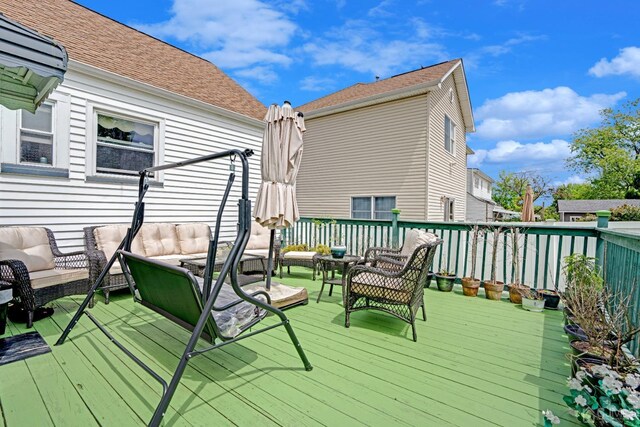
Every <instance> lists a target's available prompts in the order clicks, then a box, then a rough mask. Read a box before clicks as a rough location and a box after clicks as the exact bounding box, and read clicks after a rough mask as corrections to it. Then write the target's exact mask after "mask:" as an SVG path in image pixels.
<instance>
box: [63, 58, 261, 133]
mask: <svg viewBox="0 0 640 427" xmlns="http://www.w3.org/2000/svg"><path fill="white" fill-rule="evenodd" d="M69 69H70V70H72V71H76V72H79V73H81V74H85V75H89V76H91V77H97V78H102V79H104V80H108V81H112V82H115V83H118V84H121V85H124V86H129V87H133V88H134V89H138V90H140V91H142V92H147V93H150V94H152V95H155V96H160V97H163V98H165V99H168V100H171V101H175V102H179V103H182V104H186V105H190V106H192V107H195V108H198V109H202V110H206V111H208V112H211V113H214V114H218V115H221V116H224V117H228V118H230V119H233V120H237V121H241V122H244V123H247V124H249V125H252V126H255V125H258V126H259V127H263V126H264V122H263V121H262V120H260V119H257V118H254V117H250V116H247V115H245V114H241V113H237V112H235V111H231V110H227V109H226V108H222V107H218V106H216V105H213V104H209V103H207V102H204V101H200V100H198V99H195V98H191V97H188V96H185V95H181V94H179V93H175V92H171V91H168V90H166V89H163V88H159V87H157V86H153V85H150V84H148V83H143V82H141V81H138V80H134V79H131V78H129V77H124V76H121V75H120V74H116V73H112V72H109V71H105V70H103V69H102V68H98V67H94V66H92V65H88V64H85V63H83V62H79V61H76V60H69Z"/></svg>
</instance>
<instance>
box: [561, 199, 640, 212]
mask: <svg viewBox="0 0 640 427" xmlns="http://www.w3.org/2000/svg"><path fill="white" fill-rule="evenodd" d="M625 204H626V205H631V206H640V200H638V199H610V200H558V212H576V213H593V212H595V211H601V210H610V209H613V208H617V207H618V206H622V205H625Z"/></svg>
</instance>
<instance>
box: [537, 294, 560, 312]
mask: <svg viewBox="0 0 640 427" xmlns="http://www.w3.org/2000/svg"><path fill="white" fill-rule="evenodd" d="M538 294H540V296H541V297H542V298H543V299H544V308H550V309H553V310H555V309H557V308H558V304H560V294H559V293H558V291H557V290H552V289H538Z"/></svg>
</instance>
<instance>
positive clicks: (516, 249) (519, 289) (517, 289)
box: [509, 227, 530, 304]
mask: <svg viewBox="0 0 640 427" xmlns="http://www.w3.org/2000/svg"><path fill="white" fill-rule="evenodd" d="M519 240H520V231H519V230H518V228H517V227H512V228H511V259H512V262H513V267H514V272H515V276H514V278H513V283H510V284H509V301H511V302H512V303H514V304H522V296H523V295H524V294H525V293H528V292H529V289H530V288H529V287H528V286H526V285H523V284H522V283H520V246H519Z"/></svg>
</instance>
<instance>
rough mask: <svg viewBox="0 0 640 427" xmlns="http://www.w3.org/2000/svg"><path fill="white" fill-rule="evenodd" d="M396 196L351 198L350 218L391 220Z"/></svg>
mask: <svg viewBox="0 0 640 427" xmlns="http://www.w3.org/2000/svg"><path fill="white" fill-rule="evenodd" d="M395 207H396V196H365V197H352V198H351V218H354V219H391V217H392V214H391V209H393V208H395Z"/></svg>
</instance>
